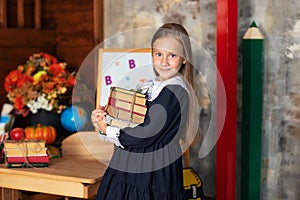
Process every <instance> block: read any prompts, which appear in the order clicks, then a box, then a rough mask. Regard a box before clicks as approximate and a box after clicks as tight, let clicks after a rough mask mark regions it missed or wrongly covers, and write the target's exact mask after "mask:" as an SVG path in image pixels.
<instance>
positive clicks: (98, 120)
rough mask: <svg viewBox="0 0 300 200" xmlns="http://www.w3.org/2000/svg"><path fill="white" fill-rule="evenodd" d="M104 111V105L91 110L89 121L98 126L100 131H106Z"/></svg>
mask: <svg viewBox="0 0 300 200" xmlns="http://www.w3.org/2000/svg"><path fill="white" fill-rule="evenodd" d="M106 114H107V113H106V112H105V111H104V106H99V107H98V108H96V109H95V110H93V111H92V115H91V121H92V123H93V125H94V127H96V128H98V129H99V130H100V131H101V132H102V133H104V134H105V133H106V127H107V126H108V125H107V121H106V118H105V116H106Z"/></svg>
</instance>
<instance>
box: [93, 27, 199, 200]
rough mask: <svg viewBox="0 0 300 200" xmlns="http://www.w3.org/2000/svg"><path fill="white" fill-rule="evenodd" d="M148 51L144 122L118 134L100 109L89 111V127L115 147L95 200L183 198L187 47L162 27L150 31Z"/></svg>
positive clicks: (179, 31) (191, 112)
mask: <svg viewBox="0 0 300 200" xmlns="http://www.w3.org/2000/svg"><path fill="white" fill-rule="evenodd" d="M151 47H152V61H153V67H154V70H155V72H156V74H157V77H156V78H155V79H154V80H152V81H151V82H150V83H151V84H150V87H149V89H148V90H147V94H148V99H147V107H148V110H147V113H146V116H145V120H144V123H142V124H139V125H138V126H136V127H134V128H129V127H128V128H123V129H121V128H119V127H114V126H109V125H108V124H107V121H106V118H105V115H106V112H105V111H104V109H103V107H99V108H98V109H95V110H94V111H93V112H92V116H91V118H92V122H93V124H94V126H95V127H96V128H98V129H99V131H101V132H102V133H103V134H104V135H106V137H107V139H108V140H109V141H111V142H113V143H114V144H115V145H116V147H115V150H114V154H113V157H112V159H111V161H110V164H109V167H108V169H107V170H106V172H105V174H104V176H103V179H102V181H101V185H100V187H99V189H98V193H97V199H99V200H100V199H101V200H102V199H109V200H111V199H113V200H126V199H128V200H139V199H141V200H153V199H154V200H156V199H163V200H168V199H169V200H182V199H185V193H184V189H183V177H182V168H183V167H182V152H184V151H185V150H186V148H187V147H188V145H189V144H190V143H191V141H192V139H193V137H194V136H195V134H196V132H197V130H198V123H197V122H193V119H198V117H197V114H198V113H197V107H195V106H197V105H198V104H197V103H195V102H196V101H194V99H195V97H194V96H193V92H192V86H193V85H192V83H193V71H194V69H193V66H192V64H191V56H192V50H191V43H190V39H189V36H188V33H187V32H186V30H185V29H184V27H182V26H181V25H179V24H175V23H168V24H165V25H163V26H161V27H160V28H159V29H158V30H157V31H156V32H155V34H154V36H153V38H152V41H151ZM147 85H149V82H147ZM144 86H145V85H143V84H142V85H141V86H140V88H143V87H144ZM196 121H197V120H196Z"/></svg>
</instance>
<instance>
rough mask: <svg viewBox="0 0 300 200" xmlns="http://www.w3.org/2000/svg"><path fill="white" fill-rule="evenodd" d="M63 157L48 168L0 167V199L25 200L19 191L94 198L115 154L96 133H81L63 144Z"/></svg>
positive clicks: (109, 145)
mask: <svg viewBox="0 0 300 200" xmlns="http://www.w3.org/2000/svg"><path fill="white" fill-rule="evenodd" d="M62 152H63V156H62V157H61V158H54V159H51V160H50V164H49V167H47V168H7V167H6V166H5V164H0V197H1V199H3V200H4V199H5V200H8V199H22V198H20V196H19V192H18V190H23V191H31V192H37V193H44V194H52V195H58V196H63V197H65V199H68V198H69V197H76V198H83V199H89V198H92V197H93V196H95V194H96V192H97V189H98V187H99V184H100V181H101V178H102V176H103V174H104V172H105V170H106V168H107V163H108V162H109V160H110V158H111V155H112V152H113V145H112V144H111V143H107V142H104V141H102V140H99V138H98V134H97V133H96V132H79V133H76V134H73V135H71V136H69V137H68V138H66V139H65V140H64V141H63V142H62Z"/></svg>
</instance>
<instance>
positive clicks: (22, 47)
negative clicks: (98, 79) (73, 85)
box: [0, 0, 94, 108]
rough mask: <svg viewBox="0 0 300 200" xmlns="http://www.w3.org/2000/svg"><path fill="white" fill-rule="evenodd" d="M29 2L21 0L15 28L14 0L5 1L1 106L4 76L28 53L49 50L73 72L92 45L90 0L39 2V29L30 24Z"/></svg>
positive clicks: (0, 49)
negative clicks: (20, 16) (19, 18)
mask: <svg viewBox="0 0 300 200" xmlns="http://www.w3.org/2000/svg"><path fill="white" fill-rule="evenodd" d="M33 2H34V0H25V1H24V3H25V5H24V10H25V12H24V13H25V20H24V28H17V27H18V26H17V15H16V10H17V0H8V1H7V6H8V9H7V28H0V106H1V107H2V105H3V103H4V102H7V98H6V93H5V91H4V87H3V84H4V77H5V76H6V75H7V73H8V72H9V71H11V70H12V69H15V68H16V67H17V65H19V64H23V63H24V62H25V61H26V60H27V58H28V56H30V55H31V54H33V53H35V52H40V51H45V52H48V53H51V54H53V55H55V56H56V57H57V58H59V60H62V61H65V62H67V63H68V66H69V69H70V70H75V71H76V70H78V69H79V67H80V64H81V63H82V61H83V60H84V58H85V57H86V56H87V55H88V53H89V52H90V51H91V50H92V49H93V48H94V35H93V34H94V30H93V0H84V1H82V0H47V1H42V12H41V29H35V27H34V18H33V14H32V13H33V10H32V8H31V7H32V5H33ZM1 107H0V108H1Z"/></svg>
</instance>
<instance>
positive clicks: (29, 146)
mask: <svg viewBox="0 0 300 200" xmlns="http://www.w3.org/2000/svg"><path fill="white" fill-rule="evenodd" d="M4 154H5V162H6V166H7V167H8V168H17V167H48V166H49V160H50V159H49V155H48V153H47V148H46V143H45V141H42V140H41V141H39V140H38V141H14V140H6V141H5V143H4Z"/></svg>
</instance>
